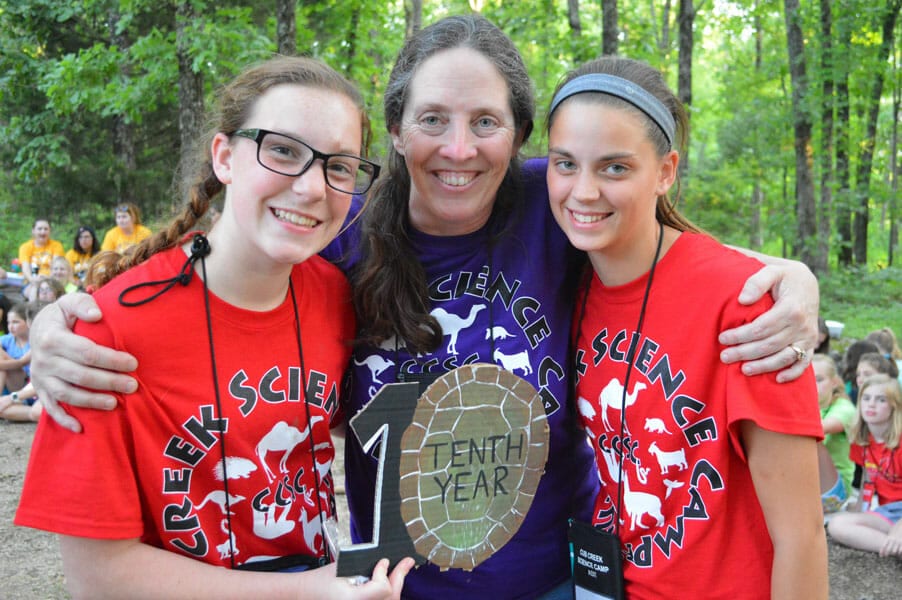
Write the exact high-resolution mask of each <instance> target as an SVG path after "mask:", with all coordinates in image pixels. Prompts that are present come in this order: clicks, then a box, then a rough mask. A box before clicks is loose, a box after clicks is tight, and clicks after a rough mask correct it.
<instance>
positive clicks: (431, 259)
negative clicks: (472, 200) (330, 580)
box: [325, 159, 598, 600]
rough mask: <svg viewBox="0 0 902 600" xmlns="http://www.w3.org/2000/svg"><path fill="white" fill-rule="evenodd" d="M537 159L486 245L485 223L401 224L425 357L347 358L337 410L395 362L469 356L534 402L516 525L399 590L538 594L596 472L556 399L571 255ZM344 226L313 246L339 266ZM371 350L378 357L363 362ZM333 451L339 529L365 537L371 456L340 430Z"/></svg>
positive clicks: (420, 366)
mask: <svg viewBox="0 0 902 600" xmlns="http://www.w3.org/2000/svg"><path fill="white" fill-rule="evenodd" d="M546 164H547V160H546V159H534V160H530V161H527V163H526V164H525V165H524V167H523V184H524V194H523V198H522V199H521V201H522V206H521V207H520V209H521V210H519V212H518V213H517V216H516V217H514V219H513V222H514V226H513V228H509V229H508V230H507V231H506V233H504V234H503V235H502V236H501V237H500V238H499V239H496V240H495V241H494V244H491V245H490V243H489V238H490V235H489V234H490V231H489V226H487V227H485V228H483V229H482V230H479V231H476V232H474V233H471V234H467V235H462V236H453V237H438V236H432V235H427V234H424V233H421V232H418V231H411V232H410V238H411V242H412V246H413V251H414V252H416V253H417V255H418V256H419V258H420V262H421V263H422V265H423V267H424V269H425V270H426V276H427V282H428V284H429V291H430V303H431V306H432V309H433V311H436V312H434V313H433V314H434V316H436V318H437V319H438V320H439V322H440V323H441V324H442V329H443V331H444V333H445V337H444V339H443V341H442V344H441V346H440V347H439V348H438V349H437V350H436V351H435V352H434V353H432V354H429V355H426V356H411V355H410V354H409V353H408V352H407V351H406V349H405V348H404V346H403V343H399V344H395V343H394V342H393V341H389V342H388V343H383V344H382V345H381V347H365V348H358V349H357V350H356V351H355V353H354V355H353V357H352V361H351V365H350V370H351V375H352V377H351V386H350V394H349V398H347V401H348V404H347V415H348V417H352V416H353V415H354V414H356V413H357V411H359V410H360V408H361V407H362V406H363V405H365V404H366V403H367V402H369V401H370V399H371V398H372V397H373V396H374V395H375V393H376V392H377V391H378V389H379V388H380V387H381V386H382V385H384V384H386V383H394V382H397V381H399V368H400V369H401V370H402V372H413V373H416V372H419V371H422V370H426V371H431V372H439V373H441V372H445V371H448V370H450V369H453V368H455V367H458V366H461V365H464V364H469V363H473V362H481V363H497V364H499V365H501V366H503V367H505V368H507V369H509V370H512V371H513V372H514V373H515V374H516V375H519V376H520V377H523V378H524V379H525V380H527V381H529V382H530V383H531V384H532V385H533V386H535V388H536V389H537V390H538V391H539V392H540V394H541V395H542V396H543V398H544V400H545V405H546V413H547V416H548V425H549V428H550V449H549V454H548V462H547V463H546V466H545V474H544V475H543V477H542V480H541V483H540V484H539V488H538V491H537V493H536V497H535V500H534V501H533V504H532V507H531V508H530V510H529V513H528V514H527V517H526V519H525V521H524V522H523V524H522V526H521V527H520V529H519V530H518V531H517V533H516V534H515V535H514V536H513V538H512V539H511V540H510V541H509V542H508V543H507V544H506V545H505V546H503V547H502V548H501V549H500V550H499V551H498V552H496V553H495V554H494V555H493V556H492V557H491V558H489V559H488V560H486V561H485V562H483V563H482V564H480V565H479V566H478V567H476V569H474V570H473V571H470V572H467V571H464V570H460V569H449V570H448V571H445V572H444V573H442V572H440V571H439V569H438V567H436V566H434V565H431V564H427V565H424V566H422V567H420V568H418V569H416V570H414V571H412V572H411V573H410V574H409V575H408V577H407V579H406V581H405V584H404V597H405V598H422V599H427V598H428V599H430V600H437V599H445V598H447V599H449V600H451V599H453V600H460V599H461V598H467V597H473V594H474V593H477V594H478V595H479V597H483V598H498V599H501V598H535V597H537V596H540V595H541V594H543V593H545V592H547V591H548V590H550V589H551V588H553V587H555V586H556V585H558V584H560V583H562V582H563V581H565V580H566V579H567V578H568V577H569V576H570V555H569V546H568V543H567V529H568V525H567V520H568V518H570V517H574V518H577V519H581V520H584V521H586V520H588V519H589V518H590V514H591V507H592V503H593V501H594V498H595V495H596V493H597V488H598V481H597V475H596V474H595V470H594V466H593V455H592V450H591V448H589V446H588V445H587V443H586V441H585V438H584V437H583V435H582V434H581V433H577V434H574V429H573V420H572V419H573V417H574V415H575V411H574V409H573V407H572V406H570V405H569V403H570V402H571V399H570V398H569V396H568V391H569V386H568V371H569V368H570V363H569V361H568V345H569V344H568V341H569V337H570V324H571V317H572V312H573V302H574V300H573V299H574V296H575V291H576V277H577V274H578V269H577V268H575V267H577V266H578V264H580V263H581V260H580V257H579V254H578V253H577V252H576V251H575V250H573V249H572V247H571V246H570V245H569V243H568V241H567V238H566V237H565V236H564V234H563V233H562V232H561V230H560V229H559V228H558V226H557V223H556V222H555V221H554V217H553V216H552V214H551V211H550V209H549V207H548V194H547V189H546V186H545V166H546ZM356 233H357V232H356V231H353V230H352V231H350V232H347V233H346V235H345V236H343V237H342V238H340V239H339V240H337V241H336V243H334V244H333V245H332V246H330V248H329V249H327V252H326V253H325V254H326V255H327V256H329V257H331V258H333V259H336V260H337V262H339V264H341V263H342V260H338V259H339V258H343V259H344V264H343V267H344V268H348V266H349V264H353V263H354V262H356V256H355V255H354V253H355V246H354V242H353V240H354V239H355V238H356ZM386 268H391V266H390V265H386ZM523 353H525V354H523ZM373 356H378V357H380V358H381V359H382V360H372V359H371V360H366V359H367V358H368V357H370V358H372V357H373ZM495 358H497V360H495ZM526 358H528V361H527V360H525V359H526ZM377 364H378V368H375V367H374V368H375V370H374V368H371V367H372V366H374V365H377ZM345 448H346V451H345V455H346V456H345V460H346V464H345V469H346V473H347V494H348V504H349V507H350V512H351V533H352V536H353V538H354V541H355V542H361V541H366V542H368V541H370V540H371V539H372V528H373V497H374V489H375V485H376V483H375V482H376V467H377V461H376V459H375V458H373V456H372V455H368V454H366V453H365V452H363V450H362V449H361V447H360V445H359V444H358V443H357V440H356V439H355V436H354V435H352V434H349V435H348V436H347V442H346V445H345Z"/></svg>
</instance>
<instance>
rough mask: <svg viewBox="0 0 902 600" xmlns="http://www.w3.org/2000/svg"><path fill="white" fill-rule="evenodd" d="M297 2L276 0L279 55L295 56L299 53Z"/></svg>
mask: <svg viewBox="0 0 902 600" xmlns="http://www.w3.org/2000/svg"><path fill="white" fill-rule="evenodd" d="M296 5H297V2H296V1H295V0H276V38H278V39H277V43H278V46H279V54H282V55H284V56H294V55H295V54H297V51H298V36H297V20H296V18H295V6H296Z"/></svg>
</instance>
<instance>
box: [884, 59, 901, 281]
mask: <svg viewBox="0 0 902 600" xmlns="http://www.w3.org/2000/svg"><path fill="white" fill-rule="evenodd" d="M898 71H899V68H898V65H897V64H896V62H895V61H893V77H892V81H893V120H892V122H893V133H892V138H891V142H890V153H889V156H890V158H889V172H890V177H892V178H893V180H892V185H891V186H890V189H891V190H892V193H890V195H889V244H887V245H888V248H887V259H888V260H887V263H888V264H889V266H893V257H894V256H895V253H896V246H897V244H898V243H899V214H898V210H899V201H898V197H899V159H898V157H899V105H900V104H902V90H900V89H899V86H898V81H899V78H898Z"/></svg>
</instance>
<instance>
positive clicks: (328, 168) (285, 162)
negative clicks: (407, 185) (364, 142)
mask: <svg viewBox="0 0 902 600" xmlns="http://www.w3.org/2000/svg"><path fill="white" fill-rule="evenodd" d="M232 135H237V136H239V137H244V138H248V139H250V140H254V141H255V142H256V143H257V162H258V163H260V166H261V167H263V168H264V169H268V170H270V171H272V172H273V173H278V174H279V175H287V176H288V177H297V176H298V175H303V174H304V173H306V172H307V171H308V170H309V169H310V167H311V165H313V162H314V161H315V160H316V159H318V158H319V159H322V161H323V174H324V175H325V178H326V185H328V186H329V187H330V188H332V189H333V190H337V191H339V192H344V193H345V194H363V193H365V192H366V191H367V190H368V189H370V186H372V185H373V182H374V181H375V180H376V178H377V177H379V171H380V170H381V167H380V166H379V165H377V164H376V163H374V162H372V161H369V160H367V159H365V158H361V157H359V156H354V155H353V154H326V153H324V152H320V151H319V150H317V149H315V148H313V147H311V146H310V145H309V144H307V143H305V142H302V141H301V140H299V139H296V138H293V137H291V136H289V135H285V134H284V133H276V132H275V131H269V130H267V129H238V130H237V131H235V132H233V133H232Z"/></svg>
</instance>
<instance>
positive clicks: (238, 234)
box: [211, 84, 361, 269]
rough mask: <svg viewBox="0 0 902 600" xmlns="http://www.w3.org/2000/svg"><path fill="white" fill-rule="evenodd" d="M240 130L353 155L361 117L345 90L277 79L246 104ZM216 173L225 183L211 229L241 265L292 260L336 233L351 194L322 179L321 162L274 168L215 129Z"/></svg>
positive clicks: (242, 141) (243, 142)
mask: <svg viewBox="0 0 902 600" xmlns="http://www.w3.org/2000/svg"><path fill="white" fill-rule="evenodd" d="M242 127H243V128H248V129H250V128H259V129H268V130H272V131H276V132H279V133H284V134H286V135H289V136H292V137H295V138H297V139H300V140H302V141H304V142H305V143H307V144H309V145H310V146H312V147H313V148H316V149H317V150H319V151H321V152H325V153H328V154H331V153H348V154H354V155H359V154H360V149H361V115H360V111H359V110H358V109H357V107H356V106H355V105H354V104H353V102H351V100H350V99H348V98H347V97H346V96H344V95H342V94H340V93H337V92H332V91H328V90H323V89H319V88H310V87H304V86H301V85H287V84H286V85H277V86H275V87H272V88H270V89H269V90H267V91H266V92H265V93H264V94H263V95H262V96H261V97H260V98H259V99H258V100H257V101H256V102H255V104H254V106H253V109H252V110H251V112H250V115H249V116H248V118H247V121H246V122H245V123H244V124H243V126H242ZM212 155H213V165H214V171H215V172H216V175H217V177H218V178H219V179H220V181H222V183H223V184H225V186H226V193H225V204H224V207H223V213H222V217H221V218H220V219H219V220H218V221H217V223H216V225H215V227H214V229H213V231H212V232H211V237H212V235H213V234H215V235H217V237H219V239H221V240H224V241H226V244H227V247H228V248H229V249H230V252H232V256H233V257H234V259H235V260H242V261H251V262H252V263H253V264H252V265H249V268H262V269H271V268H273V267H275V268H284V267H285V266H289V267H290V265H293V264H297V263H300V262H302V261H304V260H306V259H307V258H309V257H311V256H313V255H314V254H317V253H318V252H319V251H320V250H322V249H323V248H325V247H326V245H327V244H328V243H329V242H330V241H331V240H332V239H333V238H334V237H335V236H336V235H337V234H338V231H339V229H340V228H341V225H342V223H343V222H344V219H345V217H346V216H347V214H348V209H349V207H350V203H351V195H350V194H346V193H342V192H338V191H336V190H334V189H332V188H330V187H328V186H327V185H326V182H325V177H324V174H323V165H322V161H321V160H316V161H315V162H314V163H313V165H312V166H311V167H310V169H308V170H307V172H305V173H304V174H303V175H299V176H295V177H289V176H286V175H280V174H278V173H274V172H272V171H269V170H267V169H265V168H264V167H262V166H261V165H260V164H259V163H258V162H257V144H256V142H254V140H251V139H248V138H244V137H239V136H232V137H231V138H229V137H228V136H226V135H225V134H223V133H220V134H217V135H216V137H215V138H214V140H213V145H212Z"/></svg>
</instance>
